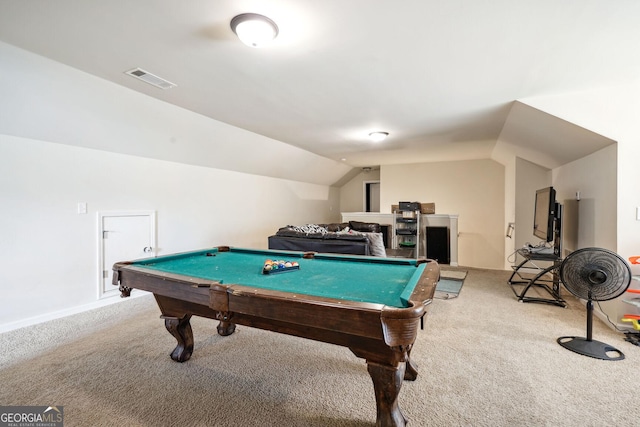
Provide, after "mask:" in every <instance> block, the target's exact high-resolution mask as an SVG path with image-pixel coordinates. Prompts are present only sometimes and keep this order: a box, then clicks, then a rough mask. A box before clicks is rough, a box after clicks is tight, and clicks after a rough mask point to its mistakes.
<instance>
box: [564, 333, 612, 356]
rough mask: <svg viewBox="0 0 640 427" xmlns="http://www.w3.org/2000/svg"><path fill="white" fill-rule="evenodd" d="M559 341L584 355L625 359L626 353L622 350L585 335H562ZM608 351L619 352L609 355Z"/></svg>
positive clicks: (567, 347)
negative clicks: (584, 336) (615, 354)
mask: <svg viewBox="0 0 640 427" xmlns="http://www.w3.org/2000/svg"><path fill="white" fill-rule="evenodd" d="M557 342H558V344H560V345H561V346H563V347H564V348H566V349H567V350H571V351H573V352H575V353H579V354H582V355H584V356H589V357H595V358H596V359H602V360H622V359H624V354H623V353H622V352H621V351H620V350H618V349H617V348H615V347H612V346H610V345H609V344H605V343H603V342H600V341H594V340H588V339H586V338H583V337H560V338H558V339H557ZM607 353H617V356H609V355H608V354H607Z"/></svg>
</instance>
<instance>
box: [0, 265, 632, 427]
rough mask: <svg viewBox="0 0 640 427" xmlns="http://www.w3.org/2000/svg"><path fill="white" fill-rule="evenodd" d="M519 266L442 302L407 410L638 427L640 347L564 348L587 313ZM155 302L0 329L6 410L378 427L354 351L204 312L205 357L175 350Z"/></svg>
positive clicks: (614, 335) (446, 417)
mask: <svg viewBox="0 0 640 427" xmlns="http://www.w3.org/2000/svg"><path fill="white" fill-rule="evenodd" d="M509 274H510V272H508V271H491V270H476V269H469V270H468V274H467V277H466V279H465V282H464V290H463V292H461V293H460V296H459V297H458V298H454V299H452V300H449V301H444V300H434V301H433V303H432V304H431V306H430V311H429V314H428V315H427V317H426V318H425V329H424V330H422V331H420V334H419V337H418V340H417V341H416V343H415V346H414V347H413V352H412V356H413V358H414V360H415V362H416V363H417V364H418V366H419V376H418V379H417V380H416V381H414V382H404V384H403V386H402V389H401V391H400V406H401V408H402V410H403V412H404V414H405V415H406V416H407V417H408V418H409V420H410V422H409V425H410V426H415V427H422V426H491V427H494V426H594V427H595V426H598V427H599V426H631V425H638V420H640V407H639V406H638V405H636V403H635V398H634V394H633V393H634V392H635V390H636V387H637V371H638V370H637V368H638V366H640V347H637V346H634V345H632V344H631V343H628V342H625V341H624V339H623V338H624V337H623V335H622V334H621V333H619V332H616V331H614V330H612V329H610V328H609V327H607V326H606V325H605V324H604V323H603V322H601V321H600V320H598V319H596V320H595V321H594V328H593V333H594V339H598V340H601V341H604V342H607V343H608V344H611V345H614V346H616V347H617V348H618V349H620V350H621V351H623V352H624V353H625V355H626V359H625V360H623V361H618V362H610V361H602V360H597V359H593V358H589V357H585V356H581V355H578V354H575V353H573V352H570V351H568V350H566V349H564V348H562V347H561V346H559V345H558V344H557V343H556V338H557V337H559V336H564V335H577V336H584V334H585V309H584V306H583V305H582V304H580V302H579V301H577V300H575V299H574V298H572V297H571V296H570V295H569V294H568V293H566V292H564V293H563V297H565V299H566V300H567V301H568V302H569V306H568V307H567V308H560V307H555V306H550V305H542V304H523V303H519V302H518V301H517V300H516V298H515V297H514V295H513V292H512V291H511V289H510V288H509V285H507V279H508V276H509ZM159 314H160V313H159V310H158V308H157V307H156V305H155V301H154V300H153V298H152V297H151V296H142V297H139V298H134V299H127V300H123V301H122V302H120V303H118V304H113V305H110V306H107V307H103V308H100V309H97V310H93V311H90V312H86V313H81V314H78V315H74V316H70V317H67V318H64V319H58V320H55V321H51V322H47V323H43V324H40V325H36V326H32V327H28V328H24V329H20V330H16V331H11V332H7V333H4V334H0V348H1V349H2V351H1V352H0V405H51V406H54V405H61V406H64V413H65V426H67V427H73V426H114V425H118V426H220V427H226V426H229V427H231V426H234V427H236V426H248V427H252V426H256V427H258V426H259V427H264V426H283V427H290V426H305V427H309V426H311V427H314V426H348V427H361V426H362V427H364V426H369V427H371V426H373V425H375V413H376V410H375V400H374V395H373V386H372V383H371V379H370V377H369V375H368V373H367V368H366V364H365V363H364V361H363V360H361V359H358V358H356V357H355V356H354V355H353V354H352V353H351V352H350V351H349V350H348V349H346V348H343V347H338V346H334V345H329V344H324V343H317V342H313V341H310V340H305V339H301V338H295V337H289V336H286V335H279V334H275V333H271V332H265V331H261V330H257V329H252V328H248V327H238V329H237V331H236V332H235V333H234V334H233V335H231V336H228V337H220V336H218V335H217V334H216V332H215V326H216V324H215V322H213V321H211V320H208V319H200V318H194V319H193V321H192V324H193V329H194V335H195V351H194V354H193V357H192V359H191V360H189V361H188V362H186V363H182V364H180V363H175V362H173V361H172V360H171V359H170V358H169V352H170V351H171V350H172V349H173V347H174V346H175V340H174V339H173V337H172V336H171V335H169V333H168V332H167V331H166V330H165V328H164V324H163V321H162V320H161V319H160V318H159Z"/></svg>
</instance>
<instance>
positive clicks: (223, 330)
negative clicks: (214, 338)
mask: <svg viewBox="0 0 640 427" xmlns="http://www.w3.org/2000/svg"><path fill="white" fill-rule="evenodd" d="M216 319H218V320H219V321H220V323H218V335H221V336H223V337H226V336H227V335H231V334H232V333H233V332H234V331H235V330H236V324H235V323H231V321H230V319H231V313H228V312H224V311H218V312H216Z"/></svg>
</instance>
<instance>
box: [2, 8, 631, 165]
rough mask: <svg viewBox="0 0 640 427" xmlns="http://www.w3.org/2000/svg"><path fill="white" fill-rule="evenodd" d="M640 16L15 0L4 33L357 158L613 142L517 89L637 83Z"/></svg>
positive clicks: (209, 112)
mask: <svg viewBox="0 0 640 427" xmlns="http://www.w3.org/2000/svg"><path fill="white" fill-rule="evenodd" d="M245 12H254V13H260V14H264V15H266V16H268V17H270V18H271V19H273V20H274V21H275V22H276V23H277V24H278V26H279V30H280V34H279V36H278V37H277V38H276V40H275V41H274V42H273V43H272V44H271V45H269V46H267V47H264V48H260V49H252V48H249V47H247V46H245V45H243V44H242V43H240V41H239V40H238V39H237V37H236V36H235V34H234V33H233V32H232V30H231V28H230V25H229V23H230V21H231V19H232V18H233V17H234V16H235V15H238V14H240V13H245ZM639 17H640V2H638V1H637V0H580V1H577V0H567V1H562V2H559V1H552V0H519V1H514V0H495V1H491V2H477V1H470V0H450V1H435V0H402V1H398V2H392V1H387V0H347V1H345V0H321V1H319V0H275V1H250V0H220V1H203V0H190V1H188V2H180V1H175V0H135V1H123V0H112V1H96V0H55V1H52V0H29V1H15V0H0V40H2V41H4V42H6V43H9V44H13V45H15V46H17V47H20V48H23V49H26V50H29V51H32V52H34V53H37V54H40V55H43V56H45V57H48V58H51V59H53V60H55V61H58V62H61V63H64V64H67V65H70V66H72V67H74V68H77V69H79V70H82V71H85V72H87V73H90V74H93V75H95V76H98V77H100V78H103V79H106V80H109V81H112V82H115V83H117V84H120V85H122V86H125V87H128V88H130V89H132V90H135V91H138V92H141V93H144V94H147V95H149V96H151V97H154V98H157V99H159V100H163V101H166V102H168V103H172V104H175V105H178V106H181V107H183V108H185V109H188V110H191V111H194V112H197V113H199V114H202V115H205V116H208V117H211V118H213V119H216V120H219V121H222V122H225V123H228V124H231V125H233V126H237V127H240V128H243V129H247V130H249V131H252V132H255V133H258V134H261V135H265V136H268V137H270V138H273V139H277V140H280V141H283V142H285V143H287V144H291V145H294V146H297V147H300V148H303V149H305V150H308V151H311V152H313V153H316V154H319V155H322V156H325V157H327V158H330V159H334V160H336V161H341V162H345V163H346V164H348V165H351V166H372V165H384V164H392V163H412V162H422V161H436V160H442V159H447V160H451V159H457V158H465V159H466V158H488V157H490V156H491V152H492V150H493V148H494V147H495V144H496V141H497V140H498V138H499V137H500V135H501V133H502V132H503V131H504V130H505V129H506V128H508V129H507V130H508V132H506V133H507V134H508V135H509V138H510V139H511V140H510V141H509V142H510V143H512V144H514V145H516V146H517V145H526V146H528V147H529V148H530V149H534V150H541V151H544V152H545V155H547V156H550V157H552V158H554V159H555V160H554V161H555V162H556V163H558V162H560V163H562V162H567V161H571V160H572V159H574V158H575V156H576V155H584V153H585V149H584V147H585V144H584V140H585V138H586V139H587V140H589V144H587V145H588V149H587V150H586V154H589V153H588V151H595V150H597V149H599V148H601V147H603V146H606V145H607V144H609V143H611V141H610V140H608V139H607V138H602V137H600V136H598V135H595V134H590V133H589V132H588V131H586V130H585V129H582V128H578V127H576V126H574V125H572V124H570V123H566V122H564V121H563V120H560V119H556V118H554V117H552V116H549V115H547V114H545V113H544V112H541V111H538V110H535V109H533V108H526V106H525V105H524V104H523V103H521V102H516V101H518V100H522V99H526V98H530V97H537V96H545V95H557V94H563V93H571V92H577V91H584V90H590V89H593V88H599V87H607V86H614V85H615V86H620V85H625V84H629V85H631V84H635V83H637V81H638V77H639V76H640V55H639V54H638V52H639V51H638V43H639V42H640V25H638V18H639ZM0 67H1V65H0ZM135 67H140V68H143V69H144V70H146V71H148V72H151V73H154V74H156V75H158V76H160V77H162V78H165V79H167V80H169V81H171V82H173V83H175V84H177V87H175V88H173V89H168V90H162V89H158V88H156V87H153V86H151V85H148V84H146V83H144V82H141V81H139V80H136V79H134V78H132V77H130V76H128V75H126V74H125V73H124V72H125V71H127V70H130V69H132V68H135ZM373 130H382V131H386V132H389V134H390V135H389V137H388V138H387V140H385V141H384V142H382V143H378V144H373V143H371V142H370V141H368V140H367V138H366V136H367V134H368V133H369V132H371V131H373ZM514 130H515V132H514ZM574 143H575V145H573V144H574ZM576 147H581V148H580V151H579V152H578V151H576V150H575V149H574V148H576Z"/></svg>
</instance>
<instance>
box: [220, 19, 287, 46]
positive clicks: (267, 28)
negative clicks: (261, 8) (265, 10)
mask: <svg viewBox="0 0 640 427" xmlns="http://www.w3.org/2000/svg"><path fill="white" fill-rule="evenodd" d="M231 29H232V30H233V32H234V33H236V35H237V36H238V38H239V39H240V41H241V42H242V43H244V44H246V45H247V46H251V47H262V46H264V45H265V44H267V43H269V42H270V41H272V40H273V39H275V38H276V36H277V35H278V26H277V25H276V23H275V22H273V21H272V20H271V19H269V18H267V17H266V16H263V15H258V14H257V13H243V14H241V15H238V16H236V17H234V18H233V19H232V20H231Z"/></svg>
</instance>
